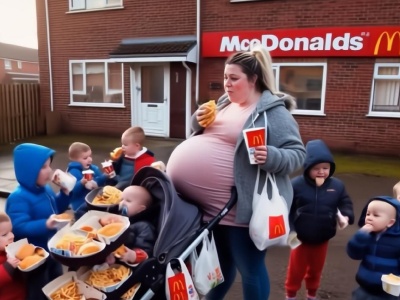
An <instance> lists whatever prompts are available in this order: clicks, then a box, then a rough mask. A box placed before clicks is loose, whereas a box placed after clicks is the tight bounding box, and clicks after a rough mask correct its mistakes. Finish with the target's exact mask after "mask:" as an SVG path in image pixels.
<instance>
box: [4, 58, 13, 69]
mask: <svg viewBox="0 0 400 300" xmlns="http://www.w3.org/2000/svg"><path fill="white" fill-rule="evenodd" d="M4 69H5V70H12V62H11V60H9V59H4Z"/></svg>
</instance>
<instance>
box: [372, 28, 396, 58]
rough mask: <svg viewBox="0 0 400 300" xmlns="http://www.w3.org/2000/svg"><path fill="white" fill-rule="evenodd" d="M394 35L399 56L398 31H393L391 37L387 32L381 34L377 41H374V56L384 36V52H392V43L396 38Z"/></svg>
mask: <svg viewBox="0 0 400 300" xmlns="http://www.w3.org/2000/svg"><path fill="white" fill-rule="evenodd" d="M396 35H397V37H398V38H399V55H400V31H395V32H394V33H392V35H390V34H389V33H388V32H387V31H384V32H382V33H381V35H380V36H379V38H378V40H377V41H376V44H375V49H374V55H378V52H379V48H380V46H381V42H382V38H383V37H384V36H386V39H387V46H386V51H387V52H390V51H392V47H393V42H394V38H395V37H396Z"/></svg>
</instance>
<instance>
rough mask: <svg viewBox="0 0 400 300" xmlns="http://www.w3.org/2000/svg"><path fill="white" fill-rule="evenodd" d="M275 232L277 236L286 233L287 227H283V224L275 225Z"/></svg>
mask: <svg viewBox="0 0 400 300" xmlns="http://www.w3.org/2000/svg"><path fill="white" fill-rule="evenodd" d="M274 234H275V235H276V236H281V235H284V234H285V229H284V228H283V226H282V224H278V225H275V228H274Z"/></svg>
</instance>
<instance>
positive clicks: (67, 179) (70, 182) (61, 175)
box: [51, 169, 76, 192]
mask: <svg viewBox="0 0 400 300" xmlns="http://www.w3.org/2000/svg"><path fill="white" fill-rule="evenodd" d="M51 181H52V182H53V183H54V184H55V185H58V186H59V187H61V188H65V189H67V190H68V192H70V191H72V190H73V188H74V187H75V184H76V178H75V177H74V176H73V175H71V174H70V173H65V172H63V171H61V170H60V169H57V170H55V171H54V173H53V177H52V178H51Z"/></svg>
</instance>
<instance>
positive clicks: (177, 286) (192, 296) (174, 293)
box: [165, 258, 199, 300]
mask: <svg viewBox="0 0 400 300" xmlns="http://www.w3.org/2000/svg"><path fill="white" fill-rule="evenodd" d="M172 265H174V266H176V267H175V268H173V267H172ZM165 295H166V298H167V300H199V294H198V293H197V291H196V289H195V288H194V284H193V281H192V277H191V276H190V274H189V271H188V269H187V267H186V265H185V263H184V262H183V261H182V260H181V259H180V258H175V259H172V260H171V262H169V263H168V265H167V270H166V274H165Z"/></svg>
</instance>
